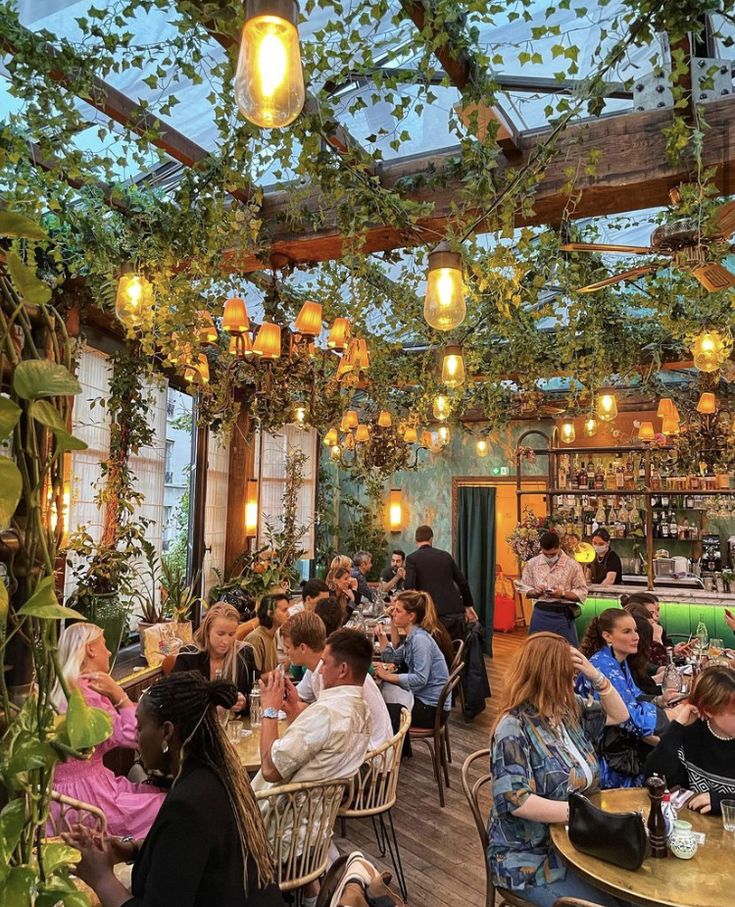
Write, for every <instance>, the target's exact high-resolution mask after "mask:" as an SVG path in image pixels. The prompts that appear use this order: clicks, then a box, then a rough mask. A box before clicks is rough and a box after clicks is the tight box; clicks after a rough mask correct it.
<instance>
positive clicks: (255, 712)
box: [250, 680, 263, 728]
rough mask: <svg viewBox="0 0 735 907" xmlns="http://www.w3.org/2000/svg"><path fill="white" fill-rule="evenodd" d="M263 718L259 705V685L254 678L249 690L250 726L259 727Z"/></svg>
mask: <svg viewBox="0 0 735 907" xmlns="http://www.w3.org/2000/svg"><path fill="white" fill-rule="evenodd" d="M262 718H263V711H262V709H261V707H260V687H259V686H258V681H257V680H256V681H255V683H254V684H253V689H252V690H251V691H250V727H252V728H256V727H260V724H261V721H262Z"/></svg>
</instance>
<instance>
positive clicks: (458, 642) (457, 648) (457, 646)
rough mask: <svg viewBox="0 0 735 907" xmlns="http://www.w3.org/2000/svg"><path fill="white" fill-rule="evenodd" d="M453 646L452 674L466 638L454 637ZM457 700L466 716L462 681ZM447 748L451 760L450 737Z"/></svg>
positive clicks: (450, 670) (460, 659)
mask: <svg viewBox="0 0 735 907" xmlns="http://www.w3.org/2000/svg"><path fill="white" fill-rule="evenodd" d="M452 648H453V649H454V661H452V666H451V668H450V669H449V673H450V674H451V673H452V671H453V670H454V669H455V668H456V667H458V665H459V663H460V662H461V661H462V656H463V655H464V640H463V639H453V640H452ZM457 702H458V703H459V707H460V710H461V712H462V715H463V716H464V686H463V685H462V683H460V684H459V686H458V687H457ZM452 705H454V702H452ZM447 749H448V752H447V756H448V758H449V761H450V762H451V761H452V750H451V748H450V747H449V737H447Z"/></svg>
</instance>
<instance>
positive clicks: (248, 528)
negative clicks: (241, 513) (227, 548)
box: [245, 479, 258, 539]
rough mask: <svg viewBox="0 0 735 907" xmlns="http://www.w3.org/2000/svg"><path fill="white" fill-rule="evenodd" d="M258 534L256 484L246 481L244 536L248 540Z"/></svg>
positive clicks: (251, 480) (254, 481)
mask: <svg viewBox="0 0 735 907" xmlns="http://www.w3.org/2000/svg"><path fill="white" fill-rule="evenodd" d="M257 534H258V482H257V480H256V479H248V483H247V487H246V490H245V536H246V537H247V538H249V539H252V538H255V536H256V535H257Z"/></svg>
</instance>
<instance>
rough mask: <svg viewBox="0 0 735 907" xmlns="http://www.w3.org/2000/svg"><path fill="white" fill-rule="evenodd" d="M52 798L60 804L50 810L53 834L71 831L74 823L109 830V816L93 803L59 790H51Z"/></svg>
mask: <svg viewBox="0 0 735 907" xmlns="http://www.w3.org/2000/svg"><path fill="white" fill-rule="evenodd" d="M51 799H52V800H53V801H54V803H57V804H58V809H54V810H49V818H48V821H49V827H50V830H51V831H52V833H53V835H55V836H57V837H58V836H59V835H60V834H61V833H62V832H65V831H71V827H72V825H77V824H79V825H85V826H86V827H87V828H90V827H91V828H92V829H93V830H94V831H98V832H105V831H107V816H105V814H104V813H103V812H102V810H101V809H100V808H99V807H97V806H93V805H92V804H91V803H84V802H83V801H82V800H77V799H75V798H74V797H67V795H66V794H60V793H59V792H58V791H55V790H52V791H51Z"/></svg>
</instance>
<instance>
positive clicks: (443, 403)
mask: <svg viewBox="0 0 735 907" xmlns="http://www.w3.org/2000/svg"><path fill="white" fill-rule="evenodd" d="M431 411H432V413H433V414H434V418H435V419H438V420H439V422H443V421H444V420H445V419H446V418H448V416H449V397H447V396H446V394H437V395H436V397H434V402H433V403H432V406H431Z"/></svg>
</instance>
